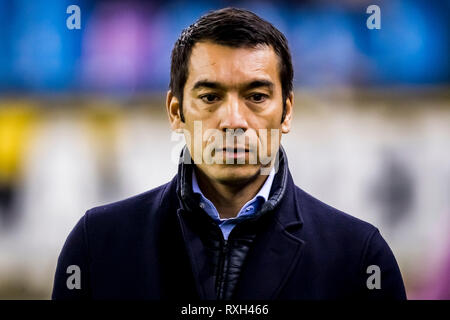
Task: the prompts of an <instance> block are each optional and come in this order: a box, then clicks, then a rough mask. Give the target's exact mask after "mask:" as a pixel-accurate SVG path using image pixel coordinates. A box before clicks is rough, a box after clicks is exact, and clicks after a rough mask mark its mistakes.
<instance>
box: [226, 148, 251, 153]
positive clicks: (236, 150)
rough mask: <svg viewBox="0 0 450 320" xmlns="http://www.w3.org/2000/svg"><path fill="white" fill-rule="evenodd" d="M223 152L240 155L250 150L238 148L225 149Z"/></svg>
mask: <svg viewBox="0 0 450 320" xmlns="http://www.w3.org/2000/svg"><path fill="white" fill-rule="evenodd" d="M222 151H224V152H234V153H240V152H248V151H249V150H248V149H246V148H243V147H236V148H223V149H222Z"/></svg>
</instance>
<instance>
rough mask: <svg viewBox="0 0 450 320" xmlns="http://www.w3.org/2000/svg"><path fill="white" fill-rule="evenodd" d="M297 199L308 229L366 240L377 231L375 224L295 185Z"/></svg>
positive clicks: (349, 238) (340, 238)
mask: <svg viewBox="0 0 450 320" xmlns="http://www.w3.org/2000/svg"><path fill="white" fill-rule="evenodd" d="M296 194H297V197H296V198H297V201H298V202H299V203H298V206H299V208H300V212H301V216H302V218H303V220H304V225H305V226H306V228H307V229H308V230H311V232H314V233H316V234H320V235H323V236H326V237H331V238H335V239H337V238H339V240H349V241H355V240H357V241H367V240H369V238H370V237H372V236H373V235H374V234H375V233H377V232H378V229H377V227H376V226H374V225H372V224H371V223H369V222H367V221H364V220H362V219H359V218H357V217H354V216H352V215H350V214H348V213H346V212H343V211H341V210H339V209H336V208H334V207H332V206H330V205H328V204H326V203H324V202H322V201H321V200H319V199H317V198H315V197H313V196H312V195H310V194H308V193H307V192H305V191H303V190H302V189H300V188H299V187H296Z"/></svg>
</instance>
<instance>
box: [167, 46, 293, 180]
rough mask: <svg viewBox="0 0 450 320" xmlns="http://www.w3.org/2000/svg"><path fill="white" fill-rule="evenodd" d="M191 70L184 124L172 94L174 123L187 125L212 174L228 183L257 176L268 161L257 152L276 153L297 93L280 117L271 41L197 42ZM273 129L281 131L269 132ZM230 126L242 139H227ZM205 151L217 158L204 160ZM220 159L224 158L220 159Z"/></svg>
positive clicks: (189, 139)
mask: <svg viewBox="0 0 450 320" xmlns="http://www.w3.org/2000/svg"><path fill="white" fill-rule="evenodd" d="M188 70H189V71H188V74H189V75H188V78H187V81H186V84H185V87H184V94H183V113H184V118H185V122H184V123H183V122H181V120H180V117H179V112H178V111H177V110H178V107H177V106H178V104H177V103H178V100H177V99H176V98H175V97H174V96H172V95H171V93H170V92H169V93H168V99H167V106H168V110H169V118H170V119H171V123H172V128H173V129H183V131H184V132H185V138H186V143H187V147H188V148H189V151H190V154H191V155H192V158H193V159H194V162H195V163H196V165H197V167H198V168H199V169H200V170H201V171H202V172H203V173H204V174H205V175H206V176H207V177H208V178H209V179H212V180H215V181H217V182H220V183H226V184H233V183H239V182H242V181H246V180H249V179H254V178H255V177H256V176H257V175H258V174H259V173H260V170H261V168H262V166H267V165H270V163H267V161H265V163H264V164H262V163H261V157H260V156H257V155H258V152H259V155H261V153H262V154H264V155H267V156H269V157H271V158H273V157H275V155H276V153H277V151H278V145H279V142H280V140H281V133H287V132H289V130H290V121H291V116H292V100H293V96H292V95H290V96H289V97H288V99H287V101H286V108H287V112H286V116H285V119H284V121H283V122H281V118H282V113H283V101H282V100H283V99H282V87H281V82H280V77H279V58H278V56H277V55H276V53H275V52H274V50H273V49H272V47H269V46H258V47H256V48H232V47H228V46H223V45H219V44H215V43H212V42H199V43H196V44H195V46H194V47H193V49H192V52H191V56H190V61H189V67H188ZM200 127H201V129H199V128H200ZM194 129H195V130H194ZM211 129H213V130H211ZM261 129H266V130H265V131H264V130H261ZM271 129H276V130H277V131H272V135H271ZM230 130H234V133H235V135H237V136H239V137H240V138H241V139H239V138H237V139H233V138H232V136H231V135H229V136H228V137H229V138H228V140H227V139H226V136H227V131H228V133H230V132H231V131H230ZM274 132H276V133H277V134H276V135H273V133H274ZM241 134H242V135H241ZM199 135H201V137H199ZM219 136H220V137H221V139H219ZM230 137H231V139H230ZM242 138H245V139H244V140H243V139H242ZM272 139H273V141H272ZM200 140H201V142H200ZM219 140H221V141H219ZM196 142H197V143H196ZM198 142H200V143H198ZM274 143H275V144H274ZM273 145H276V147H274V146H273ZM265 148H267V149H265ZM272 149H273V150H272ZM205 155H210V156H212V157H215V158H214V159H215V160H216V161H214V162H213V163H212V164H211V162H210V163H209V164H208V163H205V159H206V157H205ZM199 159H201V160H202V161H201V163H200V161H199ZM217 159H221V160H223V161H222V164H220V163H217V162H219V161H217ZM227 162H228V163H227ZM229 162H233V164H229ZM266 171H267V170H266Z"/></svg>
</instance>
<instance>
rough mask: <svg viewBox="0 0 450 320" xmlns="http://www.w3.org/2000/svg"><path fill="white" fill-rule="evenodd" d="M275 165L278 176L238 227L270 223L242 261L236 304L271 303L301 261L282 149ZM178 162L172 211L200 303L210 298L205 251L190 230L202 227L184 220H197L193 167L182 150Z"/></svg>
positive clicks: (296, 209)
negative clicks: (255, 222)
mask: <svg viewBox="0 0 450 320" xmlns="http://www.w3.org/2000/svg"><path fill="white" fill-rule="evenodd" d="M189 160H190V162H189ZM278 160H279V161H278V164H276V165H278V171H277V173H276V174H275V177H274V181H273V184H272V188H271V191H270V196H269V199H268V200H267V201H266V202H265V203H264V205H263V207H262V209H261V210H260V211H259V212H258V213H256V214H255V216H253V217H251V218H249V219H247V220H246V221H245V222H243V223H248V222H250V221H251V220H252V219H258V217H261V216H262V215H264V217H267V219H262V223H263V225H265V223H264V220H266V221H271V223H269V224H268V225H267V228H265V227H264V229H265V231H264V232H262V233H260V235H259V236H258V237H257V238H256V241H255V243H254V244H253V248H252V250H251V251H250V253H249V255H248V257H247V258H246V262H245V264H244V267H243V270H242V273H241V275H240V280H239V282H238V284H237V287H236V289H235V292H234V298H235V299H250V300H266V299H275V298H276V297H277V296H279V294H280V292H281V291H282V289H283V287H284V286H285V284H286V283H287V281H288V279H289V276H290V274H291V273H292V272H293V270H294V269H295V268H294V267H295V265H297V264H298V263H299V261H300V260H301V256H302V253H303V249H304V245H305V241H304V240H303V239H301V230H302V228H301V226H302V224H303V221H302V217H301V214H300V203H299V200H300V199H299V193H298V192H297V187H296V186H295V185H294V182H293V180H292V176H291V174H290V172H289V169H288V163H287V157H286V153H285V152H284V149H283V148H282V147H281V146H280V149H279V156H278ZM180 161H181V162H180V164H179V167H178V175H177V177H176V183H177V186H176V190H177V195H178V199H179V201H180V203H181V207H180V208H179V209H178V210H177V216H178V221H179V223H180V227H181V232H182V235H183V239H184V242H185V245H186V249H187V253H188V256H189V259H190V262H191V266H192V272H193V275H194V279H195V284H196V286H197V292H198V293H199V296H200V299H215V293H214V284H213V282H212V281H210V275H211V273H210V272H209V271H208V270H209V268H210V267H211V266H210V265H209V262H208V259H207V258H206V257H207V253H206V249H205V247H204V245H203V243H202V241H201V239H200V238H199V237H198V236H197V233H196V231H194V229H193V228H197V229H198V228H201V226H199V225H197V226H196V225H195V224H194V225H193V224H190V223H189V220H190V219H186V218H187V216H191V217H196V215H192V214H190V213H191V212H195V211H197V210H195V208H196V207H197V206H198V198H197V197H198V196H199V195H198V194H197V195H195V194H193V192H192V181H191V179H192V170H193V164H192V160H191V159H190V155H189V152H188V151H187V148H186V147H185V148H184V149H183V151H182V153H181V156H180ZM196 196H197V197H196ZM197 212H198V211H197ZM269 212H270V213H271V214H269ZM272 214H273V215H272ZM185 215H186V216H185ZM205 216H206V217H208V218H209V219H210V221H209V222H210V223H212V224H215V222H214V221H213V219H212V218H211V217H209V216H208V215H205ZM261 218H262V217H261ZM272 218H273V219H272Z"/></svg>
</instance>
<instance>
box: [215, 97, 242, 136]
mask: <svg viewBox="0 0 450 320" xmlns="http://www.w3.org/2000/svg"><path fill="white" fill-rule="evenodd" d="M221 107H222V112H221V117H220V125H219V128H220V129H221V130H222V131H224V132H226V130H227V129H233V130H238V129H242V130H243V131H244V132H245V131H247V129H248V123H247V120H246V114H245V113H246V110H245V108H246V106H245V104H244V103H241V101H240V99H239V98H238V97H235V96H232V97H230V98H229V99H228V101H226V103H224V104H223V105H222V106H221Z"/></svg>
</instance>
